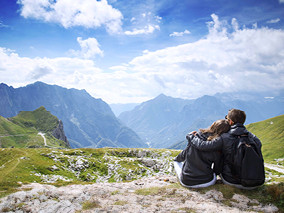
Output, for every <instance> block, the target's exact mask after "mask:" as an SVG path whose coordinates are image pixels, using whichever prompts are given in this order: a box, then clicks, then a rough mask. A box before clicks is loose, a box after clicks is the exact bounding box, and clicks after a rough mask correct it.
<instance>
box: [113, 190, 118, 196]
mask: <svg viewBox="0 0 284 213" xmlns="http://www.w3.org/2000/svg"><path fill="white" fill-rule="evenodd" d="M119 193H120V192H119V190H115V191H113V192H111V195H117V194H119Z"/></svg>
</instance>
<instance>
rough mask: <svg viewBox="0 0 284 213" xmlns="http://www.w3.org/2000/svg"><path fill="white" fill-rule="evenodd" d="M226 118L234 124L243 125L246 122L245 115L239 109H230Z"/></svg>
mask: <svg viewBox="0 0 284 213" xmlns="http://www.w3.org/2000/svg"><path fill="white" fill-rule="evenodd" d="M227 118H228V119H230V120H232V121H233V122H234V123H241V124H244V123H245V121H246V113H245V112H244V111H242V110H239V109H230V110H229V112H228V115H227Z"/></svg>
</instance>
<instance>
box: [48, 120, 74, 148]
mask: <svg viewBox="0 0 284 213" xmlns="http://www.w3.org/2000/svg"><path fill="white" fill-rule="evenodd" d="M52 135H53V136H54V137H55V138H57V139H59V140H62V141H64V142H65V143H66V144H67V146H68V147H70V144H69V142H68V140H67V137H66V135H65V133H64V129H63V123H62V121H61V120H60V121H59V123H58V126H57V128H56V129H54V130H53V131H52Z"/></svg>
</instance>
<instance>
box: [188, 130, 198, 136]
mask: <svg viewBox="0 0 284 213" xmlns="http://www.w3.org/2000/svg"><path fill="white" fill-rule="evenodd" d="M196 133H197V131H192V132H190V133H189V134H190V135H196Z"/></svg>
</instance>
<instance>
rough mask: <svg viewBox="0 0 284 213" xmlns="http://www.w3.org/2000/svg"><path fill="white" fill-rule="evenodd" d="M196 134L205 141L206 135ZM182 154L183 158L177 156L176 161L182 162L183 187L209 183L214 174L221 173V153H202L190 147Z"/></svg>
mask: <svg viewBox="0 0 284 213" xmlns="http://www.w3.org/2000/svg"><path fill="white" fill-rule="evenodd" d="M198 134H199V137H203V138H204V140H206V139H207V137H206V135H204V134H202V133H200V132H199V133H198ZM184 154H185V156H184V158H183V157H182V156H181V155H179V156H178V157H177V159H176V160H177V161H184V165H183V169H182V174H181V181H182V183H183V184H185V185H188V186H193V185H198V184H204V183H207V182H210V181H211V180H212V179H213V174H214V173H215V174H219V173H220V172H221V152H217V151H216V152H203V151H199V150H198V149H196V148H194V147H192V146H190V147H188V149H187V152H186V153H184ZM212 164H214V167H213V168H212V167H211V165H212Z"/></svg>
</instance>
